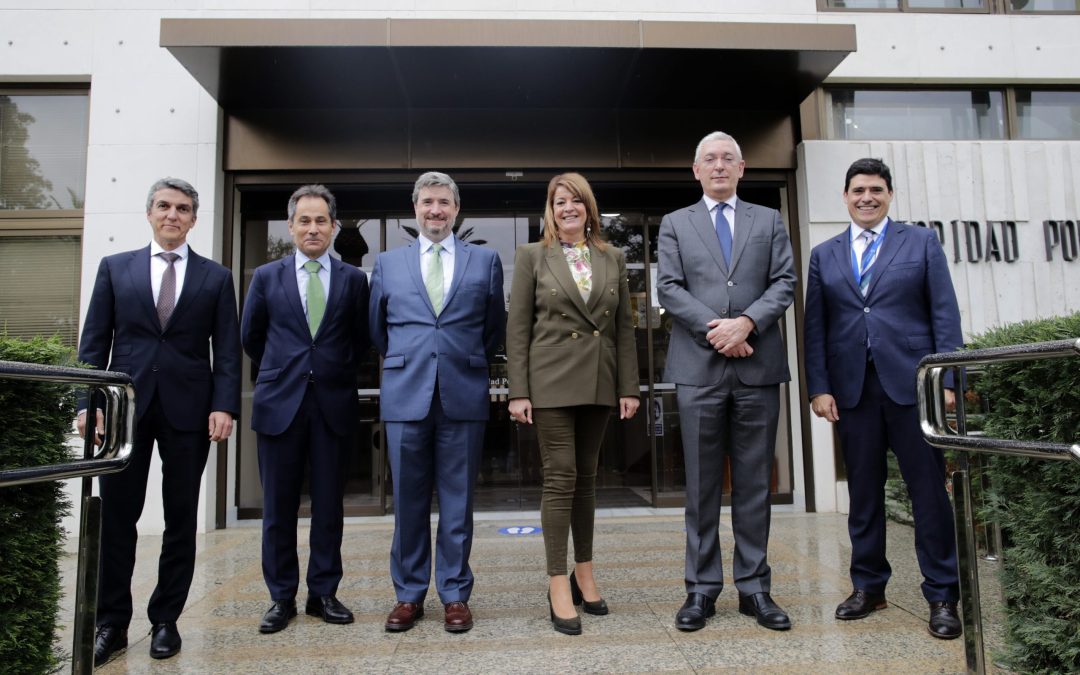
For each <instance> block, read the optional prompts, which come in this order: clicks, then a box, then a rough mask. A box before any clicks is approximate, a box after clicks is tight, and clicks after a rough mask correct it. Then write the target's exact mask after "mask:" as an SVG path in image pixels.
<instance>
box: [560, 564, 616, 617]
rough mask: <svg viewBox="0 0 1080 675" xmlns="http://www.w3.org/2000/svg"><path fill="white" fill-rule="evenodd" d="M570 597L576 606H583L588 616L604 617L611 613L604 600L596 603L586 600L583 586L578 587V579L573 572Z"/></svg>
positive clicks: (601, 599)
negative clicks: (582, 591)
mask: <svg viewBox="0 0 1080 675" xmlns="http://www.w3.org/2000/svg"><path fill="white" fill-rule="evenodd" d="M570 597H571V599H573V601H574V604H575V605H581V607H582V609H584V610H585V613H586V614H595V615H596V616H603V615H605V614H607V613H608V611H610V610H608V606H607V603H606V602H604V599H603V598H600V599H599V600H597V601H596V602H589V601H588V600H586V599H585V596H584V595H583V594H582V593H581V586H578V583H577V579H576V578H575V577H574V573H573V572H571V573H570Z"/></svg>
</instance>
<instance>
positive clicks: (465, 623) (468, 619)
mask: <svg viewBox="0 0 1080 675" xmlns="http://www.w3.org/2000/svg"><path fill="white" fill-rule="evenodd" d="M472 623H473V622H472V612H470V611H469V605H468V603H464V602H448V603H446V625H445V626H444V628H446V630H447V632H449V633H464V632H466V631H468V630H470V629H471V628H472Z"/></svg>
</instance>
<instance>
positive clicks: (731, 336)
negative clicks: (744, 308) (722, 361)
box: [705, 316, 754, 359]
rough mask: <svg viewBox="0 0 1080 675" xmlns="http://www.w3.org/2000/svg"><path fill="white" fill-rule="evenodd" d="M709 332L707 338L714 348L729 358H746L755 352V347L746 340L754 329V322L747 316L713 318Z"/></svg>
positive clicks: (709, 324)
mask: <svg viewBox="0 0 1080 675" xmlns="http://www.w3.org/2000/svg"><path fill="white" fill-rule="evenodd" d="M706 325H707V326H708V327H709V332H708V333H706V334H705V338H706V339H707V340H708V341H709V344H711V345H712V346H713V349H715V350H716V351H718V352H720V353H721V354H723V355H724V356H727V357H729V358H736V359H740V358H745V357H747V356H750V355H751V354H753V353H754V348H753V347H751V346H750V345H749V344H747V342H746V338H748V337H749V336H750V332H751V331H752V330H754V322H753V321H752V320H750V319H748V318H747V317H745V316H740V317H738V318H735V319H713V320H712V321H710V322H709V323H708V324H706Z"/></svg>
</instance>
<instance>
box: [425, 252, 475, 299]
mask: <svg viewBox="0 0 1080 675" xmlns="http://www.w3.org/2000/svg"><path fill="white" fill-rule="evenodd" d="M471 249H472V247H471V246H469V245H468V244H466V243H465V242H463V241H461V240H460V239H459V240H457V241H456V242H454V278H453V279H452V280H451V281H450V291H449V292H448V293H447V294H446V297H445V298H444V299H443V311H444V312H445V311H446V308H447V307H448V306H449V305H450V301H451V300H453V299H454V294H455V293H457V289H458V288H459V287H460V286H461V280H462V279H464V278H465V269H466V267H467V266H468V264H469V256H470V255H472V250H471ZM425 290H426V287H425ZM425 295H426V293H425Z"/></svg>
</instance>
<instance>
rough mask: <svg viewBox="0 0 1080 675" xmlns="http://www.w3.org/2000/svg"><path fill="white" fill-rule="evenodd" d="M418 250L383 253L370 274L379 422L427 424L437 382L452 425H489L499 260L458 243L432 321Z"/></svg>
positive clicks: (500, 329) (498, 327)
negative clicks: (378, 360) (379, 360)
mask: <svg viewBox="0 0 1080 675" xmlns="http://www.w3.org/2000/svg"><path fill="white" fill-rule="evenodd" d="M419 246H420V245H419V244H418V243H416V242H413V243H412V244H410V245H409V246H405V247H402V248H397V249H394V250H391V251H386V252H385V253H380V254H379V258H378V260H377V261H376V262H375V269H374V270H373V271H372V273H371V306H370V315H371V339H372V342H374V344H375V347H376V348H377V349H378V350H379V353H380V354H382V355H383V357H384V358H383V373H382V400H381V406H380V408H381V411H382V418H383V420H385V421H388V422H415V421H419V420H422V419H424V418H425V417H426V416H427V414H428V410H429V408H430V407H431V399H432V394H433V392H434V391H435V382H436V376H438V383H439V397H440V398H439V400H440V402H441V403H442V407H443V411H444V412H445V413H446V416H447V417H449V418H450V419H453V420H486V419H487V418H488V414H489V408H490V397H489V396H488V358H489V356H491V355H493V354H494V353H495V351H496V350H497V349H498V347H499V345H500V344H501V342H502V339H503V335H504V334H505V331H506V303H505V301H504V299H503V272H502V262H501V261H500V260H499V254H498V253H496V252H495V251H494V250H492V249H490V248H484V247H483V246H475V245H473V244H469V243H467V242H464V241H461V240H460V239H459V240H457V242H456V243H455V251H454V255H455V260H454V279H453V281H452V282H451V284H450V291H449V293H447V294H446V298H445V300H444V301H443V310H442V312H441V313H440V314H439V316H435V310H434V308H433V307H432V306H431V300H430V299H429V298H428V294H427V289H426V288H425V287H424V279H423V277H422V276H421V274H420V252H419Z"/></svg>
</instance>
